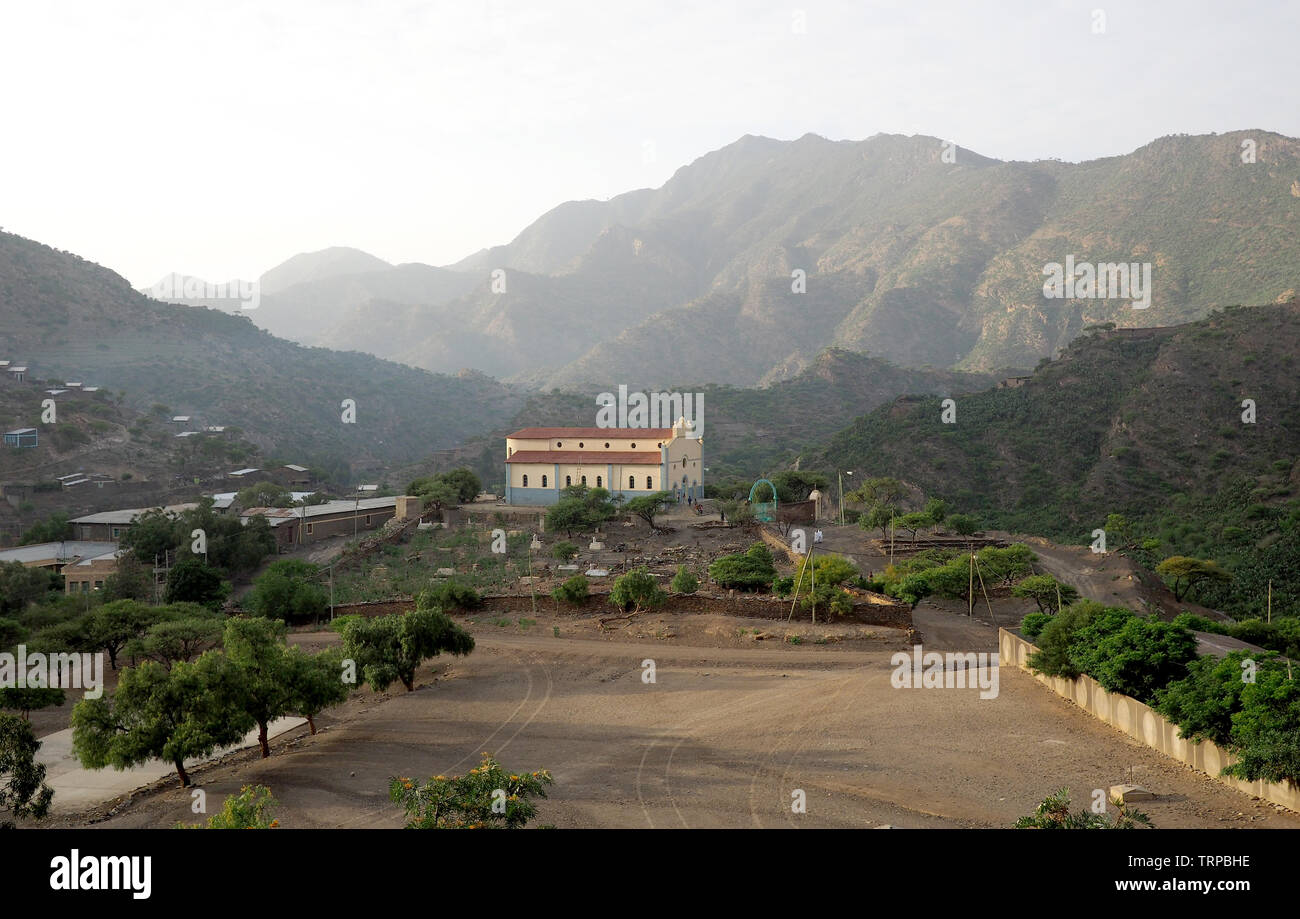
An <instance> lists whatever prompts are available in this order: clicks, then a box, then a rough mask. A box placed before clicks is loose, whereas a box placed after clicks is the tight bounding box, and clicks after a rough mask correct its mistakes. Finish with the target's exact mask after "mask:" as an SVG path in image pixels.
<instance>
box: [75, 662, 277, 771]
mask: <svg viewBox="0 0 1300 919" xmlns="http://www.w3.org/2000/svg"><path fill="white" fill-rule="evenodd" d="M238 680H239V675H238V674H237V673H236V672H235V669H234V668H233V667H232V666H231V665H230V662H229V661H228V660H227V659H226V657H225V655H224V654H222V653H221V652H219V651H208V652H207V653H205V654H204V655H203V656H202V657H200V658H199V659H198V660H197V661H194V662H192V663H191V662H188V661H180V662H178V663H176V664H175V665H174V666H173V667H172V668H171V670H168V669H167V668H166V667H164V666H163V665H162V664H159V663H157V662H156V661H145V662H144V663H142V664H140V666H138V667H130V668H127V669H126V670H123V671H122V675H121V677H120V678H119V679H118V684H117V691H116V692H114V693H113V694H112V695H111V696H108V695H106V696H101V697H99V698H98V699H82V700H81V701H80V702H78V703H77V705H76V707H75V708H74V709H73V710H72V750H73V752H74V753H75V754H76V756H77V759H78V760H80V762H81V765H83V766H85V767H86V768H87V769H103V768H105V767H106V766H112V767H114V768H115V769H128V768H130V767H132V766H137V765H139V764H140V763H143V762H146V761H148V760H150V759H163V760H166V761H168V762H170V763H171V764H172V765H174V766H175V767H176V774H177V776H178V777H179V778H180V783H181V787H182V788H184V787H186V786H188V785H189V784H190V777H189V773H187V772H186V771H185V760H186V759H189V758H192V757H196V756H207V755H209V754H210V753H212V751H213V750H215V749H217V748H218V747H222V746H225V745H227V744H232V743H234V742H235V741H236V740H238V739H239V738H241V737H242V736H244V733H245V732H246V731H247V730H248V729H249V728H250V727H252V724H253V722H252V719H251V718H250V717H249V716H248V714H247V712H245V711H244V709H243V708H242V707H241V706H240V705H239V701H238V695H239V694H238V691H237V690H238V687H237V683H238Z"/></svg>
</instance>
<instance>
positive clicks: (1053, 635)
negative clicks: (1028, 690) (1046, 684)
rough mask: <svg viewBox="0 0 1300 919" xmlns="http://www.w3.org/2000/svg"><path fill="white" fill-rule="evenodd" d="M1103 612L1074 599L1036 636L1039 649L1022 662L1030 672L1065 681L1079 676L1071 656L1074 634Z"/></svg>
mask: <svg viewBox="0 0 1300 919" xmlns="http://www.w3.org/2000/svg"><path fill="white" fill-rule="evenodd" d="M1105 611H1106V607H1104V606H1102V605H1101V604H1100V603H1098V602H1096V601H1095V600H1076V601H1075V602H1074V603H1071V604H1070V605H1069V606H1067V607H1065V608H1063V609H1062V610H1061V611H1060V612H1059V613H1057V614H1056V615H1055V616H1053V617H1052V621H1051V622H1049V623H1048V624H1047V625H1046V626H1045V627H1044V628H1043V630H1042V631H1041V632H1040V633H1039V634H1038V642H1037V644H1038V650H1037V651H1035V652H1033V653H1032V654H1030V655H1029V657H1028V659H1027V660H1026V661H1025V663H1026V664H1028V665H1029V669H1031V670H1035V671H1037V672H1039V673H1045V674H1047V675H1048V676H1059V677H1065V678H1066V679H1067V680H1073V679H1075V678H1076V677H1078V675H1079V674H1080V673H1081V671H1080V669H1079V666H1078V664H1077V663H1076V662H1075V660H1074V658H1073V657H1072V656H1071V654H1070V649H1071V648H1072V647H1073V644H1074V636H1075V633H1076V632H1078V631H1079V630H1080V629H1082V628H1083V627H1084V626H1086V625H1087V624H1088V623H1089V622H1091V621H1092V619H1093V618H1094V617H1095V616H1099V615H1101V614H1102V613H1104V612H1105ZM1120 612H1128V611H1127V610H1123V609H1121V610H1120Z"/></svg>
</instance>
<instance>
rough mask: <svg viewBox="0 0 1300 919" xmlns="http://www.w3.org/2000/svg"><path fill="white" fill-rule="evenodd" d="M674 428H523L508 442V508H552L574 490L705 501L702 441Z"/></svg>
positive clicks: (684, 427) (683, 425)
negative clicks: (575, 487) (583, 487)
mask: <svg viewBox="0 0 1300 919" xmlns="http://www.w3.org/2000/svg"><path fill="white" fill-rule="evenodd" d="M688 431H689V425H688V424H687V422H686V420H685V419H684V418H679V419H678V420H677V423H676V424H675V425H674V426H673V427H671V428H523V429H522V430H519V431H515V432H514V433H513V434H511V435H509V436H508V437H506V503H507V504H520V505H544V504H554V503H556V502H557V501H559V500H560V497H561V491H562V490H563V489H564V488H566V487H568V486H570V485H586V486H587V487H589V488H604V489H607V490H608V491H609V492H610V494H611V495H613V496H615V497H618V496H622V497H623V498H627V499H631V498H638V497H643V496H645V495H649V494H654V493H655V492H657V491H667V492H670V493H672V495H673V497H674V498H675V499H677V500H682V499H686V500H689V501H694V500H696V499H697V498H700V497H703V484H702V483H703V472H704V467H703V462H704V456H703V450H704V440H703V438H698V437H688V436H687V434H688Z"/></svg>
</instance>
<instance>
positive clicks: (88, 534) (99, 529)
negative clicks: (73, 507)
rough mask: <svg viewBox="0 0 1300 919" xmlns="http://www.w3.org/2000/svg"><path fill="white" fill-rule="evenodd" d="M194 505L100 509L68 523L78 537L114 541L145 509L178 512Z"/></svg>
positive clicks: (170, 512)
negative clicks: (115, 509) (95, 512)
mask: <svg viewBox="0 0 1300 919" xmlns="http://www.w3.org/2000/svg"><path fill="white" fill-rule="evenodd" d="M196 507H198V505H197V504H195V503H192V502H191V503H189V504H170V505H168V506H166V507H162V508H148V507H128V508H124V509H123V510H120V511H100V512H99V513H97V514H86V515H84V516H82V517H74V518H72V520H70V521H69V523H71V524H72V526H73V527H74V528H75V529H74V532H75V533H76V534H77V536H78V538H80V539H85V540H90V539H99V540H110V539H111V540H113V541H115V542H116V541H117V540H119V539H121V538H122V534H123V533H125V532H126V531H127V530H129V529H130V528H131V525H132V524H133V523H135V518H137V517H139V516H140V515H141V514H143V513H145V512H146V511H149V510H162V511H164V512H166V513H169V514H179V513H181V512H182V511H188V510H192V509H193V508H196Z"/></svg>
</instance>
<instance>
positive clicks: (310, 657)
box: [288, 647, 350, 734]
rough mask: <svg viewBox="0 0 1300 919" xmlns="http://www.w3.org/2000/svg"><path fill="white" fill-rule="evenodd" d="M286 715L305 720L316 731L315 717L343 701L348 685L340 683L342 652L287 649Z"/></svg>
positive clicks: (345, 698) (337, 650) (333, 649)
mask: <svg viewBox="0 0 1300 919" xmlns="http://www.w3.org/2000/svg"><path fill="white" fill-rule="evenodd" d="M288 657H289V660H288V664H289V675H290V678H289V687H290V692H289V696H290V698H289V707H288V710H289V714H291V715H297V716H298V717H300V718H306V719H307V728H308V730H310V731H311V733H313V734H315V733H316V716H317V715H319V714H320V713H321V712H323V711H324V710H325V709H327V708H332V707H333V706H335V705H340V704H342V703H343V702H346V701H347V698H348V690H349V688H350V687H349V686H348V684H347V683H345V682H343V651H342V649H341V648H327V649H326V650H324V651H322V652H320V653H319V654H308V653H307V652H305V651H304V650H303V649H302V648H297V647H295V648H290V649H289V655H288Z"/></svg>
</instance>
